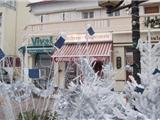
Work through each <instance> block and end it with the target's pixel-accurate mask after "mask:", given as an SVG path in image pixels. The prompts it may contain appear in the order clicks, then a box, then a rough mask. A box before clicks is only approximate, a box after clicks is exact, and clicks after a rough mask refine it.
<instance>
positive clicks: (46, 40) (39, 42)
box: [31, 36, 53, 46]
mask: <svg viewBox="0 0 160 120" xmlns="http://www.w3.org/2000/svg"><path fill="white" fill-rule="evenodd" d="M31 40H32V43H31V44H32V46H52V45H53V39H52V36H42V37H32V38H31Z"/></svg>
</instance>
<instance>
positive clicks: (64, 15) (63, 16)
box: [62, 12, 65, 21]
mask: <svg viewBox="0 0 160 120" xmlns="http://www.w3.org/2000/svg"><path fill="white" fill-rule="evenodd" d="M62 15H63V21H65V13H64V12H63V13H62Z"/></svg>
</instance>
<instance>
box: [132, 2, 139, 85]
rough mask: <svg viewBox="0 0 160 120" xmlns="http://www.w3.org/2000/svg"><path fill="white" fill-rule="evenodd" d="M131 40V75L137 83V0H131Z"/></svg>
mask: <svg viewBox="0 0 160 120" xmlns="http://www.w3.org/2000/svg"><path fill="white" fill-rule="evenodd" d="M131 5H132V7H131V8H132V42H133V76H134V78H135V80H136V81H137V83H138V84H140V78H139V76H138V75H137V73H140V71H141V70H140V68H141V67H140V52H139V50H138V49H136V46H137V44H138V40H139V38H140V25H139V1H138V0H132V3H131Z"/></svg>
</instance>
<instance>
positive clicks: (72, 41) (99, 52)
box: [52, 33, 112, 88]
mask: <svg viewBox="0 0 160 120" xmlns="http://www.w3.org/2000/svg"><path fill="white" fill-rule="evenodd" d="M52 58H53V61H54V66H55V68H54V71H55V75H54V76H55V77H56V78H55V79H56V80H57V84H58V86H59V87H66V88H67V87H68V85H69V83H70V82H71V81H74V80H75V78H77V77H78V79H81V77H82V76H83V74H82V71H81V70H80V68H79V67H78V66H77V65H76V63H77V62H78V61H79V60H80V59H81V58H94V59H95V61H94V62H93V63H92V65H93V69H94V71H95V72H96V73H98V75H99V76H100V77H103V74H101V71H102V65H103V64H106V63H108V62H110V61H111V59H112V36H111V33H96V34H95V36H94V37H90V38H87V41H86V36H85V34H72V35H68V36H67V37H66V44H65V45H64V46H63V47H62V48H61V49H60V50H59V51H56V52H55V53H54V54H53V55H52Z"/></svg>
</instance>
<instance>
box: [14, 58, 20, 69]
mask: <svg viewBox="0 0 160 120" xmlns="http://www.w3.org/2000/svg"><path fill="white" fill-rule="evenodd" d="M15 67H21V61H20V58H18V57H17V58H16V61H15Z"/></svg>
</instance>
